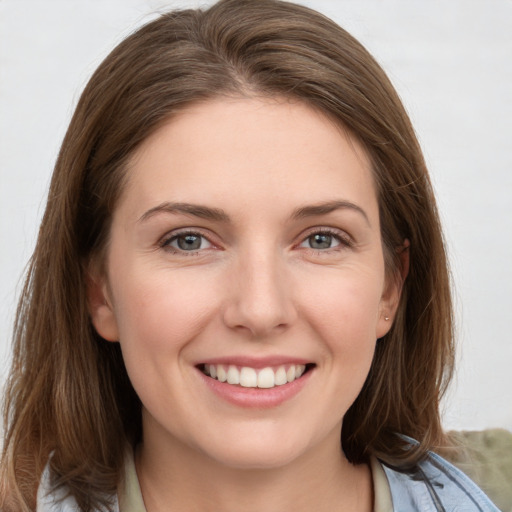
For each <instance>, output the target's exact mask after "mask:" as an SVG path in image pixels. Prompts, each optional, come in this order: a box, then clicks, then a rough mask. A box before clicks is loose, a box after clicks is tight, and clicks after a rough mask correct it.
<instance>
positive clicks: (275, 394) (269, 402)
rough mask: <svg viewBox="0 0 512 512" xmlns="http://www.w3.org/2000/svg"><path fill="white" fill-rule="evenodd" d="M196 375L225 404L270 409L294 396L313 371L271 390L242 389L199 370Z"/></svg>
mask: <svg viewBox="0 0 512 512" xmlns="http://www.w3.org/2000/svg"><path fill="white" fill-rule="evenodd" d="M198 373H199V375H200V377H201V378H202V379H203V381H204V383H205V384H206V385H207V386H208V388H209V389H210V390H211V391H213V392H214V393H215V394H216V395H218V396H220V397H221V398H222V399H224V400H225V401H226V402H229V403H231V404H233V405H236V406H238V407H247V408H257V409H270V408H272V407H277V406H279V405H281V404H283V403H284V402H286V401H288V400H290V399H292V398H293V397H294V396H296V395H297V394H298V393H299V392H300V391H301V390H302V388H303V387H304V386H305V385H306V383H307V382H308V381H309V379H310V377H311V374H312V373H313V369H310V370H309V371H307V372H306V373H304V375H302V376H301V377H300V378H298V379H296V380H294V381H293V382H288V384H283V385H282V386H275V387H273V388H244V387H242V386H234V385H232V384H228V383H227V382H219V381H218V380H217V379H212V378H211V377H208V376H207V375H205V374H204V373H203V372H202V371H201V370H199V369H198Z"/></svg>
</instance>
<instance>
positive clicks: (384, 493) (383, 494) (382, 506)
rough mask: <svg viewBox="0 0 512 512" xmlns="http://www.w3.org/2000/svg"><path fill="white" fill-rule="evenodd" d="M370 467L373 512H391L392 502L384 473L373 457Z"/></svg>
mask: <svg viewBox="0 0 512 512" xmlns="http://www.w3.org/2000/svg"><path fill="white" fill-rule="evenodd" d="M370 466H371V468H372V478H373V495H374V501H373V512H393V500H392V498H391V490H390V488H389V483H388V479H387V477H386V473H384V469H383V468H382V465H381V463H380V462H379V461H378V460H377V459H376V458H375V457H372V458H371V460H370Z"/></svg>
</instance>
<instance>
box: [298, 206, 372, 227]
mask: <svg viewBox="0 0 512 512" xmlns="http://www.w3.org/2000/svg"><path fill="white" fill-rule="evenodd" d="M336 210H352V211H355V212H357V213H359V214H360V215H362V216H363V217H364V220H365V221H366V223H367V224H368V225H369V226H370V219H369V218H368V215H367V214H366V212H365V211H364V210H363V209H362V208H361V207H360V206H358V205H357V204H354V203H352V202H350V201H328V202H326V203H319V204H315V205H311V206H303V207H301V208H297V209H296V210H295V211H294V212H293V214H292V218H293V219H303V218H305V217H314V216H317V215H327V214H328V213H332V212H334V211H336Z"/></svg>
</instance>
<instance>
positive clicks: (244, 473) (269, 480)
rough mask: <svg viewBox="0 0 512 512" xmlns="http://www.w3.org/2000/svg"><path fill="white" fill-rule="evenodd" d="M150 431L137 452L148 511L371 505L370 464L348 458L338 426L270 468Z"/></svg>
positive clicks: (322, 510) (326, 509)
mask: <svg viewBox="0 0 512 512" xmlns="http://www.w3.org/2000/svg"><path fill="white" fill-rule="evenodd" d="M147 437H149V436H146V438H145V440H144V443H143V444H141V445H140V447H139V449H138V452H137V456H136V467H137V473H138V477H139V482H140V486H141V489H142V494H143V497H144V502H145V505H146V509H147V512H160V511H164V510H165V511H169V510H194V511H198V512H211V511H217V510H222V511H224V512H235V511H236V512H238V511H240V510H243V511H244V512H261V510H265V511H268V512H273V511H281V510H294V511H297V512H306V511H311V510H315V512H333V511H340V512H343V511H351V512H369V511H371V510H372V509H373V508H372V507H373V491H372V483H371V473H370V470H369V467H368V466H367V465H365V464H363V465H358V466H354V465H352V464H350V463H349V462H348V461H347V459H346V458H345V456H344V454H343V452H342V450H341V448H340V441H339V439H340V437H339V432H333V435H332V436H330V438H329V439H327V440H325V441H324V442H323V443H322V444H321V445H319V446H315V447H314V449H312V450H309V451H308V452H307V453H304V454H301V455H300V456H299V457H297V458H295V459H294V460H293V461H291V462H289V463H287V464H282V465H279V466H278V467H266V468H240V467H231V466H229V465H226V464H224V463H222V462H219V461H217V460H214V459H212V458H211V457H208V456H207V455H205V454H204V453H201V452H199V451H198V450H195V449H193V448H190V447H189V446H187V445H185V444H183V443H181V442H178V441H176V440H175V439H173V440H172V441H171V442H168V443H165V444H162V443H160V442H152V441H151V439H148V438H147ZM168 441H170V440H168ZM170 505H171V508H169V506H170Z"/></svg>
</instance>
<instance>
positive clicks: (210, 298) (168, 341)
mask: <svg viewBox="0 0 512 512" xmlns="http://www.w3.org/2000/svg"><path fill="white" fill-rule="evenodd" d="M332 201H348V202H350V203H351V204H354V205H356V206H357V207H358V208H360V209H361V210H362V211H363V212H364V214H362V213H361V212H360V211H357V210H356V209H354V208H338V209H336V210H334V211H332V212H329V213H323V214H317V215H308V216H305V217H293V213H294V212H296V211H297V209H299V208H301V207H304V206H308V205H317V204H320V203H328V202H332ZM166 202H179V203H187V204H192V205H202V206H206V207H208V208H216V209H222V210H223V212H224V213H225V214H226V215H227V216H228V217H229V220H226V219H224V220H218V219H210V218H201V217H198V216H197V215H195V214H189V213H180V212H177V213H176V212H175V213H170V212H165V211H164V212H160V213H156V214H154V215H151V216H148V218H146V219H144V220H141V217H142V216H143V215H144V213H145V212H147V211H148V210H150V209H151V208H154V207H155V206H157V205H161V204H163V203H166ZM326 230H327V238H326ZM184 232H185V233H187V234H188V235H187V236H190V233H192V234H193V235H192V236H193V237H194V236H195V237H196V238H192V239H189V241H191V243H190V246H191V247H192V249H193V250H190V251H187V250H184V249H182V248H181V247H185V248H186V246H187V244H186V243H185V241H184V240H185V239H184V238H183V237H184V236H185V235H183V233H184ZM318 232H320V233H321V234H323V238H317V239H318V240H320V241H324V242H325V243H324V245H321V246H320V248H318V247H317V246H316V245H315V240H316V239H315V238H311V237H312V236H314V234H315V233H318ZM194 233H195V234H194ZM198 237H200V238H198ZM97 282H98V287H99V289H100V292H99V293H102V294H103V295H104V297H105V299H106V304H104V305H98V306H97V307H96V308H95V309H94V311H93V312H92V317H93V321H94V324H95V326H96V328H97V330H98V332H99V333H100V334H101V335H102V336H103V337H104V338H106V339H108V340H111V341H117V340H119V342H120V344H121V347H122V352H123V357H124V359H125V363H126V367H127V370H128V373H129V376H130V379H131V380H132V383H133V385H134V388H135V390H136V391H137V393H138V394H139V396H140V398H141V400H142V403H143V409H144V411H143V429H144V445H143V448H142V451H141V455H140V461H141V462H140V466H139V467H140V468H141V467H147V468H148V467H157V466H158V467H160V468H161V470H162V471H164V472H165V471H167V470H168V468H169V467H171V466H172V464H175V466H178V465H179V467H180V471H183V472H186V471H187V469H186V468H189V467H190V468H192V466H193V465H194V464H195V468H196V470H197V468H198V467H200V468H201V471H203V472H204V473H205V475H203V476H207V475H210V476H209V477H211V475H212V474H215V475H216V476H215V478H217V479H218V480H221V479H222V476H221V475H224V474H225V475H228V474H229V471H230V470H234V469H237V470H240V469H245V470H248V471H249V470H254V469H258V470H265V471H268V472H275V470H276V469H279V470H281V473H279V474H282V475H285V474H286V470H287V468H289V467H291V466H292V465H295V466H296V467H302V466H301V464H302V462H301V461H308V464H307V465H305V466H304V468H306V467H307V468H309V471H312V470H313V471H315V472H317V473H322V471H321V470H320V469H319V468H322V467H325V468H329V474H332V473H333V472H334V473H336V472H337V473H339V475H344V476H345V477H346V478H345V480H346V481H347V482H351V481H352V480H350V478H349V476H350V475H352V473H354V471H355V470H354V468H353V466H350V465H348V463H347V462H346V461H345V459H344V458H343V455H342V453H341V450H340V449H339V439H340V431H341V423H342V418H343V415H344V414H345V412H346V411H347V409H348V408H349V406H350V405H351V404H352V402H353V401H354V400H355V398H356V397H357V395H358V393H359V391H360V389H361V387H362V385H363V383H364V380H365V378H366V376H367V374H368V371H369V367H370V364H371V360H372V357H373V353H374V349H375V343H376V340H377V339H378V338H380V337H381V336H383V335H384V334H385V333H386V332H387V330H388V329H389V326H390V325H391V322H389V321H385V320H384V316H388V317H392V315H393V312H394V305H395V304H396V301H397V294H398V291H397V290H395V289H390V288H388V287H386V283H385V279H384V260H383V254H382V245H381V238H380V226H379V216H378V204H377V198H376V193H375V188H374V184H373V181H372V175H371V170H370V165H369V162H368V159H367V157H366V155H365V154H364V151H363V150H362V149H361V148H360V146H359V145H358V144H357V142H356V141H354V140H350V139H348V138H347V135H346V134H345V132H343V131H342V130H341V129H339V128H337V127H336V126H335V125H334V124H333V123H332V122H331V121H329V120H328V119H326V118H325V117H323V116H322V115H320V114H318V113H317V112H315V111H313V110H312V109H310V108H309V107H307V106H304V105H302V104H301V103H294V102H289V101H287V100H272V101H270V100H266V101H263V100H256V99H231V100H230V99H222V100H220V99H219V100H215V101H211V102H209V103H206V104H200V105H196V106H193V107H191V108H189V109H188V110H186V111H185V112H183V113H182V114H180V115H178V116H177V117H175V118H174V119H172V120H170V121H169V122H168V123H167V124H165V125H164V126H162V127H161V128H160V129H159V130H158V131H157V132H156V133H155V134H154V135H152V136H151V137H150V138H149V139H148V140H146V141H145V142H144V143H143V145H142V146H141V148H140V149H139V150H138V152H137V154H136V156H135V158H134V160H133V165H132V166H131V168H130V170H129V181H128V185H127V188H126V189H125V190H124V192H123V195H122V197H121V200H120V203H119V205H118V207H117V209H116V211H115V213H114V218H113V224H112V232H111V244H110V247H109V253H108V261H107V278H106V279H104V280H101V279H98V280H97ZM230 355H231V356H233V355H239V356H253V357H258V356H261V357H263V356H273V355H281V356H282V355H285V356H290V357H301V358H304V359H306V360H308V361H310V362H311V363H313V364H314V365H315V367H314V371H313V373H312V374H311V376H310V378H309V381H308V383H307V385H305V386H304V388H303V389H302V390H301V391H300V393H299V394H298V395H297V396H294V397H293V398H292V399H291V400H288V401H286V402H285V403H283V404H281V405H280V406H279V407H276V408H273V409H265V410H257V409H256V410H255V409H242V408H240V407H236V406H235V405H233V404H231V403H228V402H226V401H224V400H222V399H221V398H219V397H218V396H215V395H214V394H212V392H211V391H210V390H209V389H208V388H207V387H206V386H204V384H203V382H202V381H201V379H200V378H199V377H198V370H197V368H196V365H197V364H198V363H199V362H200V361H201V360H206V359H209V358H214V357H226V356H230ZM170 454H173V455H172V457H170ZM169 458H172V459H173V463H172V464H171V463H170V462H169ZM164 467H165V469H163V468H164ZM221 468H222V469H221ZM210 469H211V473H209V472H208V471H209V470H210ZM303 470H304V471H308V470H306V469H303ZM223 471H224V472H226V473H223ZM150 472H151V471H150V470H148V473H150ZM190 472H191V473H192V469H190ZM351 472H352V473H351ZM201 474H202V473H201ZM239 474H241V473H239ZM354 474H355V473H354ZM231 476H232V475H231ZM352 476H354V475H352ZM170 478H171V479H172V477H170ZM237 478H238V477H237ZM240 478H242V477H241V476H240ZM315 478H316V477H315V475H312V476H311V479H312V481H313V480H315ZM324 481H326V480H325V478H324ZM203 484H204V482H203ZM156 485H157V484H155V489H156ZM294 486H295V487H297V484H289V487H290V489H291V488H293V487H294ZM299 487H300V486H299ZM320 488H321V487H319V489H320ZM148 492H149V491H148ZM210 492H213V491H210ZM215 492H217V491H215ZM215 492H214V495H215ZM219 492H220V491H219ZM295 493H296V494H297V493H299V494H300V489H296V490H295ZM155 494H156V491H155ZM221 494H222V492H221ZM369 495H370V496H371V491H370V492H369ZM225 510H227V509H225ZM247 510H248V509H247Z"/></svg>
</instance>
